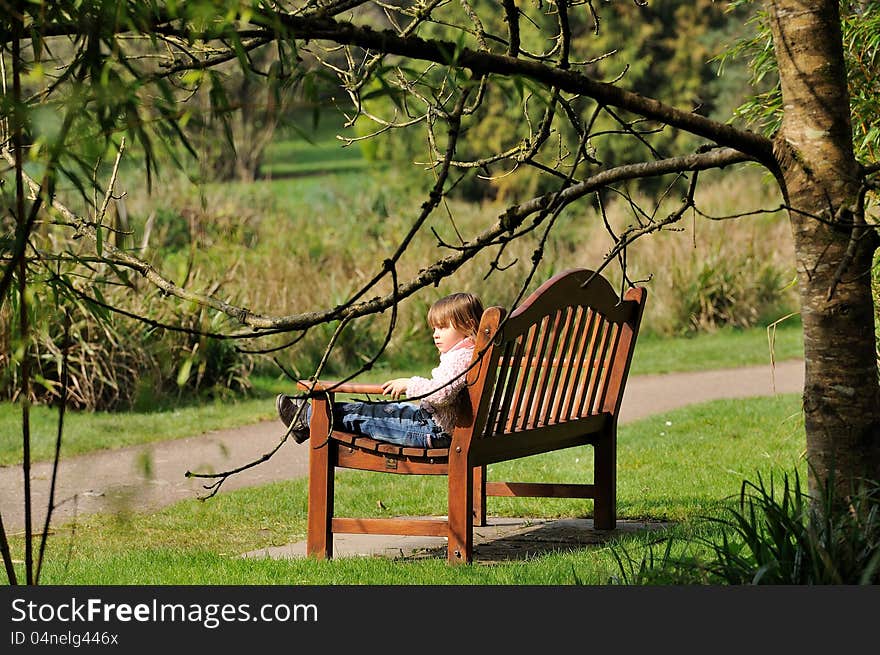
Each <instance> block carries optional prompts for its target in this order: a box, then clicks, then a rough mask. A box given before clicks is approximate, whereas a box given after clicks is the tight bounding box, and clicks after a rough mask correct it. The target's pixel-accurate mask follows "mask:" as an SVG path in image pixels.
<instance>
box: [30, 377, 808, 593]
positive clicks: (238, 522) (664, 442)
mask: <svg viewBox="0 0 880 655" xmlns="http://www.w3.org/2000/svg"><path fill="white" fill-rule="evenodd" d="M799 402H800V401H799V398H798V397H797V396H796V395H790V396H780V397H775V398H760V399H752V400H747V401H743V400H736V401H716V402H712V403H707V404H704V405H698V406H694V407H689V408H685V409H681V410H677V411H674V412H669V413H667V414H664V415H661V416H656V417H651V418H648V419H645V420H642V421H638V422H634V423H631V424H628V425H625V426H622V427H621V430H620V446H619V464H618V484H619V493H618V508H619V515H620V517H621V518H623V519H626V518H630V519H656V520H664V521H670V522H673V523H674V527H673V528H672V529H671V532H669V533H668V534H674V535H677V536H680V537H684V536H687V535H692V534H694V533H698V532H700V531H704V530H705V529H706V528H705V527H704V526H703V525H702V524H701V523H700V521H699V519H700V517H703V516H706V515H710V514H717V512H718V511H719V508H720V507H721V506H722V505H723V504H725V503H726V502H727V501H728V500H729V499H730V498H732V497H733V496H735V495H736V494H737V493H738V491H739V489H740V485H741V483H742V480H743V479H744V478H750V479H755V478H756V475H757V473H759V472H760V474H761V475H763V476H765V477H766V476H769V475H771V474H772V475H778V476H781V475H782V473H784V472H791V471H792V470H793V469H795V468H797V469H799V470H800V472H801V473H803V463H802V461H801V458H800V455H801V451H802V449H803V443H804V432H803V423H802V421H801V418H800V417H801V413H800V409H799ZM590 476H591V458H590V457H589V450H588V449H587V448H576V449H569V450H564V451H559V452H555V453H549V454H546V455H540V456H535V457H530V458H527V459H523V460H519V461H517V462H507V463H503V464H497V465H493V466H492V467H490V470H489V477H490V479H496V480H501V479H504V480H520V481H530V480H531V481H551V480H554V481H575V480H578V479H581V480H582V479H588V478H589V477H590ZM444 499H445V479H440V478H436V477H431V476H376V475H372V474H370V473H366V472H348V473H345V474H343V475H342V476H340V478H339V479H338V481H337V508H338V510H337V513H338V514H339V515H348V516H372V517H382V516H394V515H401V514H414V515H425V514H443V513H445V507H444ZM378 501H381V506H382V507H381V508H380V505H379V502H378ZM590 508H591V502H590V501H578V500H566V499H528V498H526V499H511V498H490V499H489V512H490V514H491V515H496V516H543V517H562V516H584V515H585V514H586V515H589V513H590V511H591V510H590ZM305 530H306V481H305V480H302V479H300V480H291V481H286V482H278V483H273V484H269V485H266V486H263V487H258V488H248V489H242V490H236V491H230V492H222V493H220V494H219V495H218V496H216V497H214V498H212V499H210V500H208V501H198V500H194V499H190V500H185V501H182V502H179V503H177V504H175V505H173V506H170V507H168V508H165V509H163V510H161V511H159V512H155V513H151V514H146V515H139V516H138V517H137V522H136V524H134V523H132V519H131V517H130V516H110V515H98V516H86V517H82V518H81V519H80V520H79V521H78V523H77V525H76V526H75V529H74V527H73V526H67V527H59V528H58V529H56V531H55V532H54V534H53V536H52V538H51V539H50V541H49V550H48V554H47V565H46V569H45V570H44V573H43V578H42V582H43V583H44V584H64V585H68V584H102V585H103V584H121V585H132V584H163V585H164V584H208V585H212V584H248V585H252V584H258V585H262V584H303V585H311V584H392V585H406V584H430V585H434V584H501V585H514V584H516V585H521V584H541V585H546V584H563V585H569V584H576V583H584V584H607V583H608V582H609V579H610V578H611V576H613V575H615V574H617V573H619V571H618V570H617V566H616V564H615V560H614V555H613V552H612V548H625V549H626V551H627V552H628V553H630V555H634V556H636V557H638V556H639V555H640V554H643V553H645V552H647V549H648V548H651V546H650V544H651V543H652V541H656V540H657V539H658V535H657V533H656V532H653V533H651V534H641V535H629V536H619V537H618V538H616V540H615V541H614V542H612V543H610V544H606V545H602V546H597V547H592V548H586V549H582V550H578V551H575V552H569V553H551V554H547V555H543V556H538V557H535V558H533V559H529V560H527V561H513V562H509V563H502V564H494V565H491V566H485V565H477V566H472V567H448V566H447V565H446V564H445V559H436V560H415V561H407V562H392V561H389V560H386V559H383V558H340V559H337V560H334V561H332V562H317V561H311V560H299V559H297V560H267V559H243V558H241V557H240V555H241V554H242V553H244V552H247V551H250V550H256V549H259V548H263V547H267V546H272V545H280V544H286V543H290V542H293V541H298V540H300V539H303V538H304V535H305ZM654 547H656V546H654ZM13 552H14V553H19V552H21V539H20V538H17V539H16V540H15V541H14V543H13Z"/></svg>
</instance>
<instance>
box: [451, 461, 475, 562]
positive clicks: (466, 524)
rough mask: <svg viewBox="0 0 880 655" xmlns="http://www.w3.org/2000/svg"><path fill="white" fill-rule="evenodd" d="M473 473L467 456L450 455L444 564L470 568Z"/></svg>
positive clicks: (472, 540) (472, 555) (471, 553)
mask: <svg viewBox="0 0 880 655" xmlns="http://www.w3.org/2000/svg"><path fill="white" fill-rule="evenodd" d="M473 507H474V469H473V467H471V466H468V463H467V456H466V455H463V454H462V453H453V452H451V451H450V453H449V508H448V512H449V516H448V521H449V533H448V544H447V554H446V561H447V562H448V563H449V564H470V563H471V562H472V561H473V557H474V526H473V515H472V513H473Z"/></svg>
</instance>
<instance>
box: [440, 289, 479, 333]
mask: <svg viewBox="0 0 880 655" xmlns="http://www.w3.org/2000/svg"><path fill="white" fill-rule="evenodd" d="M482 316H483V303H481V302H480V299H479V298H477V297H476V296H475V295H474V294H472V293H453V294H450V295H448V296H445V297H443V298H441V299H440V300H438V301H437V302H435V303H434V304H433V305H431V309H429V310H428V325H430V326H431V327H446V326H447V325H451V326H452V327H454V328H455V329H456V330H459V331H460V332H463V333H465V334H467V335H469V336H471V337H475V336H476V334H477V330H478V329H479V327H480V319H481V318H482Z"/></svg>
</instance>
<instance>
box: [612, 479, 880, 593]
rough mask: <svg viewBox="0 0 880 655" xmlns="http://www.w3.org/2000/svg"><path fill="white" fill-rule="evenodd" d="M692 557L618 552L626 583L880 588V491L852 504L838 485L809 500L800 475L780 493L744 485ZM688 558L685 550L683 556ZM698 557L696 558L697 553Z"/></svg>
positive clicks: (865, 489) (767, 486) (864, 491)
mask: <svg viewBox="0 0 880 655" xmlns="http://www.w3.org/2000/svg"><path fill="white" fill-rule="evenodd" d="M706 522H707V525H706V526H705V527H706V528H707V530H705V534H704V535H703V536H697V537H695V543H694V544H690V546H696V549H694V548H691V549H690V550H691V551H692V552H691V553H690V554H686V555H673V547H672V541H671V540H670V541H667V543H666V545H665V549H664V551H663V554H662V555H661V556H658V557H655V556H654V553H653V550H652V549H649V551H648V553H647V555H645V556H644V557H642V558H641V559H640V560H639V561H636V559H635V558H633V557H631V556H630V555H629V554H628V553H627V552H626V551H625V550H622V549H620V548H617V549H616V550H615V557H616V559H617V562H618V566H619V568H620V576H619V577H616V578H614V580H613V582H622V583H624V584H667V583H670V582H676V583H683V582H687V583H690V584H730V585H740V584H751V585H758V584H765V585H768V584H769V585H818V584H833V585H842V584H846V585H865V584H877V583H880V484H878V483H877V482H874V481H866V482H865V483H864V484H863V485H862V487H861V488H859V489H855V490H853V493H852V494H851V495H850V496H848V497H847V498H844V499H840V498H837V497H835V495H834V492H833V485H831V484H829V485H828V486H826V487H824V488H823V489H822V491H821V494H820V497H818V498H812V497H810V496H809V495H808V494H807V493H806V492H805V491H803V489H802V488H801V481H800V478H799V476H798V473H797V471H795V473H794V476H793V479H792V478H790V477H789V476H788V475H787V474H786V475H784V476H783V481H782V488H781V490H780V489H779V488H778V487H777V486H776V485H775V484H774V481H773V478H772V476H771V478H770V481H769V483H765V481H764V480H763V479H762V478H761V476H760V475H759V476H758V482H757V483H752V482H749V481H744V482H743V485H742V489H741V492H740V497H739V502H738V503H737V505H736V507H734V508H729V509H728V510H727V511H726V512H725V514H724V515H722V516H721V517H715V518H713V517H710V518H707V519H706ZM685 550H686V551H687V547H686V549H685ZM694 550H696V551H698V552H697V553H694V552H693V551H694Z"/></svg>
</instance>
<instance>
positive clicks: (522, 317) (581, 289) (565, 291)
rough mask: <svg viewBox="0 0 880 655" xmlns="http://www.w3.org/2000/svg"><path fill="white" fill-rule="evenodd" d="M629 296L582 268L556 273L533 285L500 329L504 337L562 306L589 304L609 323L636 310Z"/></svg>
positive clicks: (622, 320)
mask: <svg viewBox="0 0 880 655" xmlns="http://www.w3.org/2000/svg"><path fill="white" fill-rule="evenodd" d="M636 305H637V303H636V302H634V301H633V300H623V301H621V299H620V296H618V295H617V292H616V291H615V290H614V287H612V286H611V283H610V282H608V280H606V279H605V278H604V277H602V276H601V275H598V274H596V273H594V272H593V271H591V270H589V269H585V268H575V269H569V270H567V271H562V272H561V273H557V274H556V275H554V276H553V277H551V278H550V279H549V280H547V281H546V282H544V283H543V284H542V285H541V286H540V287H538V288H537V289H535V291H533V292H532V293H531V294H530V295H529V297H528V298H526V299H525V300H524V301H523V302H522V303H521V304H520V305H519V306H518V307H517V308H516V309H514V310H513V312H511V313H510V316H508V317H507V320H506V321H505V323H504V326H503V331H504V334H505V336H506V337H507V338H510V337H511V336H513V335H515V334H520V333H521V332H523V331H525V330H526V329H528V327H529V326H531V325H532V324H533V323H536V322H537V321H539V320H540V318H541V317H543V316H546V315H548V314H551V313H553V312H554V311H556V310H558V309H559V308H561V307H564V306H569V307H572V306H582V307H591V308H592V309H593V310H594V311H596V312H598V313H599V314H601V315H602V316H603V317H605V318H606V319H607V320H608V321H610V322H612V323H623V322H626V321H628V320H630V319H631V318H632V316H633V313H634V312H635V311H636Z"/></svg>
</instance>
